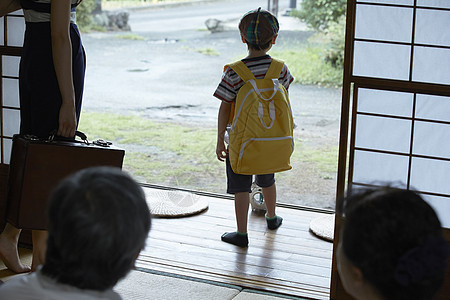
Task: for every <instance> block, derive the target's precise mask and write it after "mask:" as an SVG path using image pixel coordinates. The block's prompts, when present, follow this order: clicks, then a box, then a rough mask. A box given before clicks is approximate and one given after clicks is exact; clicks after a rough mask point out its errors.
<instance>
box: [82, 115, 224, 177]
mask: <svg viewBox="0 0 450 300" xmlns="http://www.w3.org/2000/svg"><path fill="white" fill-rule="evenodd" d="M79 130H81V131H82V132H84V133H85V134H86V135H87V136H88V138H89V140H95V139H98V138H101V139H104V140H108V141H111V142H113V144H115V145H116V146H119V147H121V148H124V149H125V150H126V156H125V162H124V165H125V169H127V170H129V171H130V172H131V173H132V174H133V175H135V176H138V177H140V178H141V179H142V181H144V182H157V183H166V184H168V183H170V182H169V181H170V180H174V178H175V179H177V181H178V182H179V183H182V184H183V185H188V184H189V183H192V184H193V183H195V180H196V176H197V175H196V174H202V175H204V174H206V175H207V176H208V177H211V176H217V175H218V174H219V173H222V172H223V170H222V168H221V166H222V165H221V164H220V162H218V161H217V159H216V156H215V147H216V144H215V143H216V129H215V128H209V129H204V128H197V127H187V126H181V125H178V124H173V123H166V122H161V123H158V122H153V121H151V120H148V119H146V118H144V117H141V116H123V115H117V114H109V113H94V112H83V117H82V119H81V122H80V126H79ZM208 174H209V175H208ZM168 180H169V181H168Z"/></svg>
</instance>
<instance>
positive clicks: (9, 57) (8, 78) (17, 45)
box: [0, 10, 25, 230]
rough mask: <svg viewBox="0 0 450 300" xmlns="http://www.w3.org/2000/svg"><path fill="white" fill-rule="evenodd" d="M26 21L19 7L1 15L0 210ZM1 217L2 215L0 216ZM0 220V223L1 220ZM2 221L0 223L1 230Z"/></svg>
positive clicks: (16, 116)
mask: <svg viewBox="0 0 450 300" xmlns="http://www.w3.org/2000/svg"><path fill="white" fill-rule="evenodd" d="M24 31H25V21H24V18H23V13H22V11H21V10H19V11H17V12H14V13H12V14H10V15H7V16H4V17H2V18H0V74H1V81H0V106H1V107H0V213H1V214H3V213H4V212H5V205H6V203H5V195H6V182H7V178H8V164H9V159H10V155H11V144H12V136H13V135H14V134H15V133H18V132H19V123H20V115H19V78H18V77H19V62H20V53H21V47H22V44H23V34H24ZM1 219H2V220H3V218H1ZM0 223H1V222H0ZM1 227H3V224H0V230H1Z"/></svg>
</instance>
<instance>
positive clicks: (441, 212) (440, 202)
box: [421, 194, 450, 228]
mask: <svg viewBox="0 0 450 300" xmlns="http://www.w3.org/2000/svg"><path fill="white" fill-rule="evenodd" d="M421 196H422V198H423V199H424V200H425V201H427V202H428V204H430V206H431V207H432V208H433V209H434V211H435V212H436V214H437V216H438V218H439V221H441V225H442V227H445V228H450V198H447V197H438V196H430V195H425V194H421Z"/></svg>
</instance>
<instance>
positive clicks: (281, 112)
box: [228, 59, 294, 175]
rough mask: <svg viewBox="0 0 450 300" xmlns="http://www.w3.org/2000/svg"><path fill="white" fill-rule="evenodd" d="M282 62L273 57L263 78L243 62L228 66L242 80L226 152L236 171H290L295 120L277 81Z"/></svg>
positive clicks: (262, 172) (248, 173) (233, 112)
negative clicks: (258, 76)
mask: <svg viewBox="0 0 450 300" xmlns="http://www.w3.org/2000/svg"><path fill="white" fill-rule="evenodd" d="M283 65H284V63H283V62H282V61H280V60H276V59H273V60H272V63H271V64H270V67H269V69H268V71H267V73H266V75H265V77H264V79H256V78H255V76H254V75H253V73H252V72H251V71H250V70H249V69H248V68H247V66H246V65H245V64H244V63H243V62H242V61H237V62H235V63H232V64H230V65H228V66H229V67H230V68H232V69H233V70H234V71H235V72H236V74H238V75H239V77H240V78H241V79H242V80H243V81H244V82H245V84H244V85H243V86H242V87H241V88H240V89H239V92H238V94H237V97H236V103H235V105H234V111H233V110H232V112H231V113H232V114H233V118H232V120H231V128H230V131H229V146H228V155H229V159H230V164H231V168H232V169H233V171H234V172H235V173H237V174H244V175H254V174H256V175H259V174H270V173H275V172H281V171H286V170H290V169H291V168H292V167H291V165H290V157H291V154H292V152H293V151H294V137H293V129H294V120H293V117H292V110H291V104H290V102H289V95H288V93H287V91H286V89H285V87H284V86H283V85H282V84H281V83H279V82H278V78H279V77H280V73H281V70H282V69H283Z"/></svg>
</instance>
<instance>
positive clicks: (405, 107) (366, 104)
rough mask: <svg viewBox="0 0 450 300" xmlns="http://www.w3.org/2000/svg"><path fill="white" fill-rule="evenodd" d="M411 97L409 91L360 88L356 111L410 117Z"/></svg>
mask: <svg viewBox="0 0 450 300" xmlns="http://www.w3.org/2000/svg"><path fill="white" fill-rule="evenodd" d="M413 97H414V95H413V94H411V93H402V92H391V91H383V90H374V89H364V88H360V89H358V108H357V111H358V112H370V113H375V114H383V115H391V116H401V117H411V116H412V108H413ZM449 117H450V116H449Z"/></svg>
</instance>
